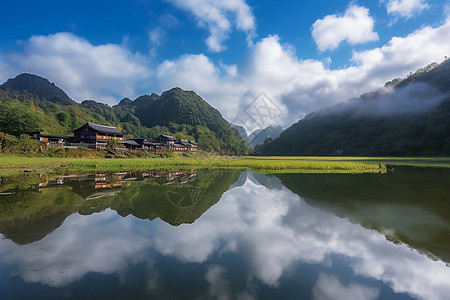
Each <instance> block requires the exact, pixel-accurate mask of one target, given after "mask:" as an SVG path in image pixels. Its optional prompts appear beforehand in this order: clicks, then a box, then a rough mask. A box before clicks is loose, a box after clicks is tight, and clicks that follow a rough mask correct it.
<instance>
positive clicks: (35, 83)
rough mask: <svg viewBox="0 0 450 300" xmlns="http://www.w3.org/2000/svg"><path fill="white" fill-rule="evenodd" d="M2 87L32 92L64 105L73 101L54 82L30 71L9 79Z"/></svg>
mask: <svg viewBox="0 0 450 300" xmlns="http://www.w3.org/2000/svg"><path fill="white" fill-rule="evenodd" d="M1 87H2V88H5V89H10V90H14V91H18V92H24V91H27V92H28V93H30V94H33V95H35V96H38V97H39V98H42V99H46V100H48V101H50V102H53V103H58V104H62V105H70V104H72V103H73V100H72V99H70V98H69V96H67V94H66V93H65V92H64V91H63V90H62V89H60V88H59V87H57V86H56V85H55V84H54V83H53V82H50V81H48V80H47V79H45V78H42V77H40V76H38V75H34V74H30V73H23V74H20V75H17V76H16V77H15V78H11V79H8V81H6V82H5V83H4V84H2V85H1Z"/></svg>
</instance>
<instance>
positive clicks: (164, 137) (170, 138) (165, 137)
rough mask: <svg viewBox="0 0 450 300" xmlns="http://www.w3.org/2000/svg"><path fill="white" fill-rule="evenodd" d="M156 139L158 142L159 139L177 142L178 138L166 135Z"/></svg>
mask: <svg viewBox="0 0 450 300" xmlns="http://www.w3.org/2000/svg"><path fill="white" fill-rule="evenodd" d="M156 139H157V140H159V139H167V140H169V141H175V140H176V138H174V137H173V136H171V135H165V134H161V135H160V136H158V137H157V138H156Z"/></svg>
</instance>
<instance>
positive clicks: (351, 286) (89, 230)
mask: <svg viewBox="0 0 450 300" xmlns="http://www.w3.org/2000/svg"><path fill="white" fill-rule="evenodd" d="M0 236H1V240H0V299H154V298H157V299H449V298H448V297H449V295H450V268H449V264H448V262H450V170H444V169H413V168H399V169H397V170H395V171H394V172H391V173H388V174H384V175H303V174H283V175H276V176H266V175H262V174H258V173H253V172H250V171H244V172H242V171H238V170H228V171H225V170H216V171H206V170H198V171H196V170H193V171H189V172H167V171H149V172H147V173H142V172H141V173H130V172H124V173H116V174H96V175H94V174H93V175H83V176H55V175H48V174H24V175H23V176H21V177H20V178H16V179H8V180H7V181H6V182H3V185H1V186H0Z"/></svg>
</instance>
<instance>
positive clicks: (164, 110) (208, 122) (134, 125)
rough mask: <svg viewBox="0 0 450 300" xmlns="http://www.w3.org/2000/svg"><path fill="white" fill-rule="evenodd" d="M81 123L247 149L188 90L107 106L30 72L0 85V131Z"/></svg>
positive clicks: (240, 151)
mask: <svg viewBox="0 0 450 300" xmlns="http://www.w3.org/2000/svg"><path fill="white" fill-rule="evenodd" d="M86 122H93V123H98V124H103V125H110V126H116V127H117V128H118V129H119V130H121V131H122V132H123V133H124V134H125V137H126V138H132V137H143V138H147V139H149V140H153V139H154V138H156V137H157V136H159V135H161V134H168V135H173V136H175V137H177V138H179V139H191V140H192V139H195V140H197V141H198V143H199V147H200V148H201V149H203V150H205V151H211V152H219V153H223V154H237V155H246V154H248V153H249V151H250V149H249V148H248V147H247V145H246V144H245V142H244V141H243V139H242V138H241V137H240V136H239V134H238V132H237V131H236V130H235V129H233V128H232V127H231V126H230V124H229V123H228V122H227V121H226V120H225V119H224V118H223V117H222V115H221V114H220V112H219V111H218V110H216V109H215V108H213V107H212V106H210V105H209V104H208V103H207V102H206V101H204V100H203V99H202V98H201V97H200V96H198V95H197V94H196V93H195V92H193V91H183V90H181V89H179V88H174V89H172V90H170V91H167V92H164V93H163V94H162V95H161V96H158V95H156V94H152V95H150V96H148V95H144V96H141V97H139V98H137V99H136V100H134V101H132V100H130V99H128V98H125V99H123V100H122V101H121V102H120V103H119V104H118V105H116V106H114V107H111V106H109V105H106V104H102V103H98V102H95V101H93V100H85V101H83V102H82V103H81V104H79V103H76V102H75V101H72V100H70V98H68V97H67V95H66V94H65V93H64V92H63V91H62V90H61V89H59V88H58V87H56V86H55V85H54V84H52V83H50V82H49V81H48V80H46V79H44V78H41V77H39V76H35V75H31V74H22V75H19V76H17V77H16V78H14V79H10V80H8V81H7V82H6V83H5V84H3V85H1V86H0V132H1V131H3V132H6V133H9V134H12V135H16V136H18V135H20V134H21V133H24V132H26V133H28V132H31V131H36V130H43V131H44V133H46V134H60V135H70V134H72V131H73V130H75V129H76V128H79V127H80V126H82V125H83V124H84V123H86Z"/></svg>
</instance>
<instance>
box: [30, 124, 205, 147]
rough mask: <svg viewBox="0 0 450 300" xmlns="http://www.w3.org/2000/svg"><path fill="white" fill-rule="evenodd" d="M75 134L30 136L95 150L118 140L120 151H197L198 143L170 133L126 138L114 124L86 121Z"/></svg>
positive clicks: (57, 143)
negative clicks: (179, 138) (150, 137)
mask: <svg viewBox="0 0 450 300" xmlns="http://www.w3.org/2000/svg"><path fill="white" fill-rule="evenodd" d="M73 133H74V136H59V135H48V134H43V133H42V131H37V132H32V133H30V138H32V139H36V140H39V141H42V142H46V143H47V144H48V145H55V146H61V147H67V148H69V147H71V148H88V149H93V150H107V149H108V144H109V143H110V142H111V141H115V142H116V147H115V148H116V150H118V151H136V150H142V151H149V152H151V153H154V154H163V153H164V152H166V151H171V152H179V153H185V152H195V151H197V149H198V144H197V143H196V142H195V141H192V140H177V139H176V138H175V137H173V136H170V135H164V134H162V135H160V136H158V137H157V138H155V140H154V141H152V142H148V141H147V139H145V138H132V139H124V137H123V133H122V132H121V131H120V130H118V129H117V128H116V127H114V126H105V125H99V124H94V123H90V122H88V123H86V124H84V125H83V126H81V127H80V128H78V129H76V130H74V131H73Z"/></svg>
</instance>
